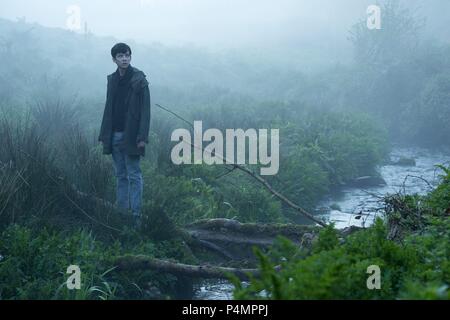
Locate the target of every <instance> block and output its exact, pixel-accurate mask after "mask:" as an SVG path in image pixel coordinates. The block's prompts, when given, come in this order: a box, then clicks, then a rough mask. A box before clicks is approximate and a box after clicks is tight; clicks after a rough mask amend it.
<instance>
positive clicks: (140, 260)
mask: <svg viewBox="0 0 450 320" xmlns="http://www.w3.org/2000/svg"><path fill="white" fill-rule="evenodd" d="M116 264H117V267H118V268H117V270H119V271H136V270H147V269H151V270H156V271H161V272H166V273H171V274H175V275H184V276H188V277H198V278H204V279H228V278H229V275H230V274H232V275H234V276H236V277H238V278H239V279H240V280H249V278H250V276H253V277H258V276H259V275H260V271H259V269H245V268H242V269H241V268H227V267H218V266H209V265H198V266H197V265H189V264H183V263H177V262H171V261H167V260H161V259H156V258H151V257H148V256H142V255H140V256H124V257H120V258H118V259H117V260H116ZM275 268H276V270H277V271H278V270H280V267H279V266H277V267H275Z"/></svg>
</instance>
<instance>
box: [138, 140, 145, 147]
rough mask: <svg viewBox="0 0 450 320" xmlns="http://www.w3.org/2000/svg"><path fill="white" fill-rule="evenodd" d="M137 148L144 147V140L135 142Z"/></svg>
mask: <svg viewBox="0 0 450 320" xmlns="http://www.w3.org/2000/svg"><path fill="white" fill-rule="evenodd" d="M137 147H138V148H144V147H145V142H144V141H139V143H138V144H137Z"/></svg>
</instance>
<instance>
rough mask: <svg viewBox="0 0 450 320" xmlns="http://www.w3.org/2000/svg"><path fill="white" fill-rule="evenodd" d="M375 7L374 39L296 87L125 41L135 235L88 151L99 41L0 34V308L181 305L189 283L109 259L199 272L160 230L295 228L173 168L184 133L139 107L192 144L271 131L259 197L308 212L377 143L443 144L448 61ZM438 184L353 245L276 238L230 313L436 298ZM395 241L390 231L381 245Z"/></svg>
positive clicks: (263, 207)
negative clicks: (153, 260)
mask: <svg viewBox="0 0 450 320" xmlns="http://www.w3.org/2000/svg"><path fill="white" fill-rule="evenodd" d="M392 3H395V1H394V2H392ZM392 3H391V2H390V1H389V3H388V4H386V7H385V10H386V12H387V14H388V17H389V19H388V20H389V24H387V25H386V28H384V29H383V30H381V31H380V33H378V34H377V35H374V34H366V32H367V30H366V29H364V28H361V24H357V25H355V27H354V29H353V30H352V37H351V40H352V42H353V44H354V49H355V53H356V54H355V59H354V61H353V62H352V64H349V65H336V66H333V67H330V68H328V69H326V70H323V69H322V70H320V71H319V70H317V71H315V72H309V73H306V72H305V73H304V72H301V71H299V68H297V67H295V66H290V65H284V64H283V66H281V63H280V65H277V64H269V63H268V61H265V60H264V59H262V60H258V59H250V58H248V56H247V57H246V58H245V57H244V55H242V56H240V55H236V54H232V53H220V54H219V53H215V54H212V53H208V52H206V51H204V50H202V49H199V48H191V47H184V48H168V47H164V46H161V45H151V46H143V45H139V44H136V43H130V44H131V46H132V47H133V48H136V50H135V51H134V52H135V53H136V55H135V57H136V60H135V61H136V66H137V67H139V68H140V69H142V70H144V71H146V72H147V70H150V71H151V72H148V73H149V76H148V77H149V80H150V83H151V94H152V102H153V110H152V124H151V139H150V144H149V146H148V147H147V150H148V152H147V155H146V157H145V158H144V159H143V161H142V169H143V174H144V183H145V188H144V206H143V215H144V217H145V219H144V225H143V227H142V229H141V230H139V231H137V230H135V229H134V228H133V226H132V222H131V221H129V218H128V217H126V216H120V215H118V214H117V212H115V211H114V210H113V209H112V208H111V207H110V206H109V205H108V204H111V203H113V202H114V200H115V196H114V187H115V179H114V176H113V170H112V160H111V159H110V157H105V156H103V155H102V154H101V146H100V145H99V144H98V142H97V141H96V140H97V139H96V138H97V133H98V128H99V123H100V117H101V114H102V111H103V106H104V94H105V92H104V90H105V89H106V88H105V85H106V83H105V80H106V79H105V75H106V74H107V73H110V72H112V71H113V70H112V68H110V67H109V66H108V63H110V56H109V50H110V47H111V43H113V42H117V41H116V39H112V38H98V37H94V36H93V35H91V34H87V35H77V34H73V33H71V32H68V31H63V30H52V29H46V28H43V27H41V26H38V25H30V24H26V23H23V22H18V23H12V22H8V21H6V20H1V19H0V30H1V34H2V37H1V39H0V41H2V43H3V44H4V45H2V46H0V51H1V53H2V54H4V55H6V56H8V57H14V58H13V59H11V60H10V61H8V64H6V65H5V66H4V69H3V70H2V73H0V83H1V85H0V97H1V100H0V111H1V114H0V146H1V151H0V181H1V184H0V299H46V298H49V299H129V298H142V299H148V298H174V297H175V298H176V297H190V296H191V295H192V283H193V280H192V279H190V278H186V277H182V276H174V275H170V274H167V273H159V272H154V271H145V272H137V271H133V272H132V271H130V272H123V271H121V272H118V271H117V270H116V269H115V261H116V259H117V258H118V257H120V256H122V255H125V254H129V255H137V254H145V255H147V256H149V257H157V258H164V259H172V260H174V261H178V262H184V263H192V264H198V263H202V261H203V260H202V258H204V256H203V255H205V252H202V251H194V252H193V251H192V250H191V248H189V247H188V246H187V245H186V243H185V239H183V238H182V237H181V236H180V234H179V233H177V232H176V230H177V228H180V227H183V226H185V225H187V224H189V223H192V222H194V221H197V220H199V219H208V218H229V219H236V220H238V221H240V222H259V223H291V222H296V223H309V222H308V221H306V220H302V219H299V218H298V217H297V216H296V214H295V212H293V210H292V209H291V208H289V207H287V206H286V205H285V204H283V203H282V202H280V201H279V200H278V199H277V198H275V197H274V196H273V195H272V194H271V193H270V192H269V191H267V189H265V188H263V187H262V186H261V184H259V183H258V182H256V181H255V180H253V179H252V178H251V177H249V176H248V175H245V174H244V173H242V172H239V171H238V170H234V171H232V172H228V170H227V169H226V168H225V166H221V165H216V166H208V165H184V166H176V165H174V164H173V163H172V162H171V161H170V151H171V148H172V146H173V145H174V143H173V142H171V141H170V135H171V133H172V131H173V130H174V129H176V128H180V127H187V125H186V124H185V123H184V122H183V121H180V120H179V119H177V118H176V117H173V116H172V115H171V114H169V113H167V112H165V111H163V110H161V109H158V108H156V107H155V105H154V104H155V103H160V104H162V105H163V106H168V107H170V109H171V110H173V111H175V112H176V113H177V114H179V115H181V116H182V117H184V118H185V119H187V120H188V121H190V122H192V121H194V120H202V121H203V128H204V130H206V129H207V128H217V129H219V130H225V129H227V128H242V129H244V130H245V129H248V128H255V129H259V128H277V129H280V141H281V145H280V157H281V159H280V171H279V173H278V175H276V176H273V177H270V176H268V177H266V178H267V181H268V182H269V183H270V185H272V186H273V187H274V188H275V189H276V190H280V191H282V193H283V194H284V195H285V196H286V197H288V198H289V199H291V200H293V201H294V202H296V203H298V204H300V205H301V206H302V207H303V208H305V209H306V210H308V211H311V212H314V210H315V208H316V206H317V204H318V202H319V201H320V200H321V199H322V198H323V197H324V196H325V195H327V194H328V193H329V192H330V191H332V190H334V189H338V188H339V187H341V186H342V185H345V184H346V183H348V182H350V181H352V180H353V179H355V178H358V177H360V176H373V175H376V174H377V172H376V167H377V166H378V165H380V164H382V163H383V161H385V160H386V156H387V155H388V152H389V149H390V145H391V142H403V143H410V142H414V143H415V144H418V145H423V146H427V147H442V146H449V140H448V138H447V137H448V136H450V131H449V130H450V129H449V128H450V127H449V126H448V125H447V123H448V122H449V121H450V100H449V94H448V92H449V90H448V87H449V84H450V78H449V76H448V74H450V73H449V71H450V60H449V59H448V57H449V54H448V53H449V52H450V51H449V50H450V47H449V46H448V45H445V44H441V43H437V42H436V43H435V42H433V43H429V42H426V41H425V40H424V39H423V38H421V35H420V30H421V27H422V26H421V25H420V24H419V23H418V22H417V21H418V19H417V18H416V17H414V16H413V15H412V13H410V12H408V11H403V9H401V8H400V7H398V6H397V5H395V4H392ZM399 10H400V11H399ZM399 12H401V13H402V14H398V13H399ZM397 27H399V28H397ZM405 28H410V29H408V32H406V29H405ZM394 31H395V32H394ZM399 39H401V41H399ZM386 48H389V50H386ZM387 52H389V53H387ZM405 52H407V53H408V55H405V54H404V53H405ZM374 53H375V55H374V56H372V55H373V54H374ZM312 55H314V54H312ZM369 55H370V56H369ZM399 56H401V59H399ZM86 57H89V64H88V65H87V64H86V63H85V60H86ZM278 58H279V59H278V60H280V61H281V60H283V59H282V58H283V57H278ZM310 58H311V59H312V58H313V56H311V57H310ZM133 63H134V61H133ZM187 128H188V127H187ZM251 169H255V171H256V172H257V170H256V169H257V168H256V166H251ZM443 169H444V170H447V169H446V168H443ZM449 179H450V178H449V175H448V171H447V172H446V175H445V177H444V178H443V181H442V184H441V185H440V186H439V187H438V188H437V189H436V190H435V191H433V192H432V193H431V194H430V195H428V196H426V197H419V196H416V195H398V196H396V197H393V198H389V199H386V206H387V208H389V210H388V214H387V217H386V220H385V221H384V222H383V221H377V223H376V224H375V225H374V226H373V227H371V228H369V229H367V230H364V231H360V232H356V233H354V234H352V235H350V236H348V237H345V238H344V237H341V235H340V234H339V233H338V231H336V230H334V229H333V228H332V227H330V228H326V229H324V230H323V232H322V233H321V235H320V236H319V238H318V239H316V241H315V242H314V243H313V245H312V247H307V248H301V247H297V246H294V245H293V244H292V243H290V242H289V241H287V240H286V239H280V240H279V241H278V243H277V244H276V245H275V246H274V247H273V248H272V250H271V251H270V252H268V253H267V252H265V253H263V252H259V251H258V252H257V255H258V257H259V258H260V268H261V269H262V270H263V271H264V273H263V277H262V278H261V279H260V280H256V279H255V280H254V281H252V282H251V285H250V286H249V287H247V288H243V287H241V286H240V284H237V289H236V291H235V294H236V297H237V298H253V297H269V298H274V299H284V298H286V299H302V298H306V299H310V298H380V299H392V298H448V283H449V264H448V252H449V250H448V249H449V248H448V243H449V241H443V239H447V240H448V227H449V223H448V208H449V202H450V199H449V195H450V187H449ZM105 204H106V205H105ZM393 204H395V205H393ZM399 204H400V205H399ZM405 208H406V209H405ZM394 225H395V226H397V227H396V228H397V229H395V230H400V231H401V232H400V231H399V233H398V234H396V235H395V236H392V230H394V229H393V226H394ZM399 225H400V226H401V227H398V226H399ZM208 259H209V257H208V256H207V258H206V260H207V261H209V260H208ZM280 261H281V262H280ZM279 263H281V265H282V266H283V268H282V271H281V272H280V273H275V272H274V271H273V269H272V267H273V266H274V265H275V264H279ZM72 264H75V265H79V266H80V268H81V270H82V279H83V280H82V290H75V291H70V290H67V288H66V286H65V281H66V279H67V276H68V275H67V274H66V269H67V267H68V266H69V265H72ZM371 264H377V265H379V266H380V267H381V270H382V275H383V276H382V290H374V291H370V290H367V288H366V286H365V280H366V278H367V274H366V268H367V266H368V265H371ZM281 288H282V290H281ZM424 288H425V290H424ZM261 292H263V293H262V294H261Z"/></svg>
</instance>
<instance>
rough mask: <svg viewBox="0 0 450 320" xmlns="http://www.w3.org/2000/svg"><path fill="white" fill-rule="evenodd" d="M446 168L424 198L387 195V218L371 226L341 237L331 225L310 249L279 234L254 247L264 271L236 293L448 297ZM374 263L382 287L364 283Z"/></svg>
mask: <svg viewBox="0 0 450 320" xmlns="http://www.w3.org/2000/svg"><path fill="white" fill-rule="evenodd" d="M442 169H443V170H444V175H443V176H442V183H441V184H440V185H439V186H438V187H437V188H436V189H435V190H434V191H433V192H431V193H430V194H428V195H427V196H418V195H401V194H396V195H391V196H387V197H386V199H385V202H386V207H387V211H386V212H387V216H386V219H385V221H383V220H381V219H378V220H377V221H376V222H375V224H374V225H373V226H371V227H369V228H368V229H365V230H362V231H358V232H356V233H354V234H352V235H350V236H348V237H345V238H342V237H340V235H339V233H338V232H337V231H336V230H335V229H334V228H332V227H331V226H330V227H328V228H326V229H324V230H323V231H322V232H321V233H320V235H319V237H318V239H316V240H315V242H314V243H313V245H312V247H310V248H299V247H298V246H295V245H293V244H292V243H291V242H290V241H288V240H286V239H283V238H280V239H279V241H278V244H277V245H276V246H274V247H273V248H272V251H271V252H270V253H269V254H262V253H261V252H257V255H258V256H259V259H260V269H261V270H262V271H263V275H262V277H261V278H260V279H253V280H252V281H251V283H250V285H249V286H246V287H243V286H242V284H241V283H240V282H238V281H236V282H235V284H236V286H237V288H236V290H235V297H236V298H238V299H249V298H251V299H255V298H256V299H258V298H270V299H449V298H450V291H449V283H450V262H449V261H450V238H449V232H448V230H449V228H450V219H449V213H450V170H449V169H446V168H444V167H442ZM394 229H395V230H396V231H395V234H393V233H392V231H393V230H394ZM275 265H281V267H282V268H281V271H280V272H276V271H274V266H275ZM371 265H377V266H379V267H380V271H381V288H380V289H379V290H377V289H374V290H369V289H368V287H367V285H366V281H367V279H368V277H369V275H370V274H368V273H367V268H368V267H369V266H371Z"/></svg>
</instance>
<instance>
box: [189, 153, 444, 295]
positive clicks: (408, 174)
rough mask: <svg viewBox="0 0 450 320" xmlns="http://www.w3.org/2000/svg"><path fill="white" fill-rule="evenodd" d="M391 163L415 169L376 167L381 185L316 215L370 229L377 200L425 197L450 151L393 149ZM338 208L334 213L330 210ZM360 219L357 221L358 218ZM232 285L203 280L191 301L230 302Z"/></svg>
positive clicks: (349, 194)
mask: <svg viewBox="0 0 450 320" xmlns="http://www.w3.org/2000/svg"><path fill="white" fill-rule="evenodd" d="M390 157H391V160H392V161H393V162H395V161H397V160H398V159H399V158H400V157H404V158H412V159H414V160H415V161H416V165H415V166H397V165H384V166H381V167H380V168H379V173H380V174H381V177H382V178H383V179H384V180H385V181H386V185H384V186H375V187H368V188H364V189H363V188H355V187H346V188H343V189H342V190H341V191H340V192H339V193H336V194H332V195H329V196H328V197H326V198H325V199H324V200H323V201H322V202H321V203H320V204H319V206H318V208H319V211H320V212H322V213H321V214H320V215H319V216H321V217H322V218H324V219H325V220H326V221H329V222H334V223H335V225H336V228H339V229H341V228H345V227H348V226H351V225H355V226H365V227H367V226H369V225H370V224H372V223H373V221H374V218H375V217H376V216H378V215H382V214H383V212H382V211H380V210H379V209H380V208H381V203H380V197H382V196H384V195H386V194H392V193H398V192H402V193H408V194H414V193H418V194H426V193H427V192H429V191H430V190H431V189H432V188H433V187H435V186H436V185H437V184H438V183H439V175H440V174H441V172H440V169H438V168H436V165H437V164H442V165H449V164H450V152H448V153H441V152H435V151H429V150H426V149H420V148H395V149H394V150H393V151H392V152H391V154H390ZM331 207H332V208H334V209H337V208H338V209H339V210H333V209H331ZM358 217H359V219H358ZM233 288H234V287H233V285H232V284H231V283H230V282H228V281H214V280H209V281H204V282H201V283H199V284H198V285H197V286H196V293H195V296H194V299H199V300H231V299H232V298H233Z"/></svg>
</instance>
